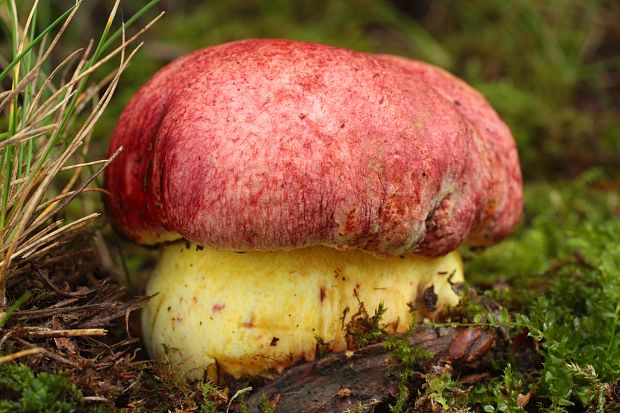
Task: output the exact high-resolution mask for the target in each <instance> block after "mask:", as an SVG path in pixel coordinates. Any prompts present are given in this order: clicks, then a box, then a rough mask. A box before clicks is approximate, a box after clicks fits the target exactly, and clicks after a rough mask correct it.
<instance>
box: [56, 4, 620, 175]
mask: <svg viewBox="0 0 620 413" xmlns="http://www.w3.org/2000/svg"><path fill="white" fill-rule="evenodd" d="M57 3H58V4H57V7H58V8H64V7H66V6H67V5H68V4H69V2H67V1H58V2H57ZM144 3H145V2H142V1H135V0H134V1H123V2H122V6H121V7H122V9H123V13H124V15H125V16H129V15H131V14H132V13H135V11H136V10H138V9H139V8H140V7H141V6H142V5H143V4H144ZM111 4H112V2H111V1H94V0H89V1H88V2H85V4H84V7H83V10H81V13H82V16H79V19H78V20H79V26H78V27H79V28H80V33H79V36H80V38H81V39H84V38H90V37H96V36H97V35H98V33H96V32H93V30H96V29H97V28H99V27H101V26H102V25H101V24H93V22H94V21H95V22H96V21H97V20H104V19H105V16H106V15H107V12H108V10H109V9H110V7H111ZM159 9H160V10H165V11H166V15H165V16H164V18H163V19H162V20H160V22H158V23H157V24H156V26H155V27H154V28H153V29H152V30H150V31H149V32H148V33H147V35H146V36H145V37H144V38H143V40H144V41H145V45H144V48H143V49H142V51H141V52H140V53H139V54H138V55H137V56H136V58H135V60H134V62H133V63H132V64H131V66H130V67H129V69H128V70H127V72H126V73H125V74H124V77H123V78H122V85H121V87H120V88H119V91H118V93H117V96H116V98H115V100H114V101H113V103H112V105H111V107H110V109H109V110H108V111H107V114H106V117H105V118H104V119H103V122H101V124H100V125H99V127H98V129H97V136H98V138H99V142H102V143H103V142H107V138H108V136H109V135H110V133H111V130H112V128H113V125H114V122H115V119H116V118H117V117H118V115H119V113H120V111H121V110H122V108H123V106H124V104H125V103H126V102H127V100H128V99H129V98H130V97H131V95H132V94H133V93H134V92H135V91H136V89H137V88H138V87H139V86H140V85H141V84H143V83H144V82H145V81H146V80H147V79H148V78H149V77H150V76H151V75H152V74H153V73H154V72H155V71H156V70H157V69H158V68H160V67H161V66H162V65H164V64H166V63H168V62H169V61H171V60H173V59H174V58H176V57H178V56H180V55H182V54H184V53H187V52H189V51H191V50H195V49H198V48H202V47H206V46H209V45H213V44H217V43H221V42H227V41H231V40H237V39H243V38H252V37H274V38H288V39H295V40H305V41H314V42H320V43H326V44H330V45H335V46H341V47H345V48H350V49H355V50H360V51H366V52H381V53H393V54H399V55H403V56H408V57H412V58H415V59H420V60H424V61H427V62H430V63H433V64H436V65H438V66H441V67H443V68H445V69H447V70H449V71H450V72H452V73H454V74H456V75H457V76H459V77H461V78H463V79H465V80H466V81H467V82H469V83H470V84H471V85H473V86H474V87H475V88H477V89H478V90H480V91H481V92H482V93H483V94H484V95H485V96H486V97H487V98H488V99H489V100H490V101H491V103H492V104H493V106H494V107H495V108H496V109H497V111H498V112H499V113H500V115H501V116H502V117H503V118H504V119H505V120H506V122H507V123H508V124H509V126H510V127H511V130H512V132H513V134H514V136H515V138H516V140H517V143H518V146H519V152H520V155H521V160H522V164H523V171H524V175H525V178H526V180H529V181H531V180H542V179H544V180H555V179H562V178H572V177H574V176H576V175H578V174H580V173H581V172H582V171H584V170H586V169H588V168H590V167H593V166H599V167H602V168H603V169H604V170H605V171H606V172H607V173H608V174H609V175H611V176H618V175H619V172H618V170H620V116H618V113H619V110H620V2H618V1H615V0H590V1H589V0H543V1H538V0H514V1H504V0H475V1H457V0H454V1H426V0H425V1H406V0H294V1H287V0H230V1H226V0H212V1H198V0H162V2H161V3H160V5H159ZM74 35H77V33H74ZM100 146H101V145H100ZM99 150H100V151H102V149H101V148H99ZM101 153H102V152H101Z"/></svg>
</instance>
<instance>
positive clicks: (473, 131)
mask: <svg viewBox="0 0 620 413" xmlns="http://www.w3.org/2000/svg"><path fill="white" fill-rule="evenodd" d="M120 146H123V151H122V152H121V153H120V155H119V156H118V157H117V159H115V160H114V161H113V162H112V163H111V164H110V166H109V167H108V168H107V169H106V171H105V182H106V184H105V185H106V188H107V189H108V190H109V192H110V196H108V197H106V206H107V210H108V212H109V214H110V217H111V219H112V222H113V223H114V225H115V227H116V228H117V230H119V231H120V232H121V233H122V234H123V235H124V236H126V237H127V238H129V239H131V240H134V241H136V242H139V243H144V244H156V243H159V242H163V241H168V240H173V239H176V238H186V239H189V240H192V241H195V242H197V243H200V244H202V245H205V246H209V247H214V248H221V249H229V250H237V251H240V250H279V249H294V248H301V247H306V246H312V245H326V246H331V247H335V248H338V249H344V250H346V249H361V250H363V251H366V252H370V253H372V254H375V255H378V256H387V255H396V254H404V253H413V254H418V255H424V256H439V255H443V254H446V253H447V252H449V251H451V250H453V249H455V248H456V247H458V246H459V245H460V244H461V243H462V242H463V241H468V242H469V243H471V244H475V245H485V244H490V243H493V242H496V241H498V240H500V239H501V238H503V237H504V236H505V235H507V234H508V233H509V232H510V231H511V230H512V229H513V228H514V226H515V225H516V223H517V222H518V220H519V216H520V213H521V208H522V199H521V198H522V193H521V192H522V190H521V173H520V169H519V163H518V157H517V152H516V148H515V143H514V140H513V138H512V136H511V134H510V131H509V130H508V128H507V127H506V125H505V124H504V123H503V122H502V121H501V120H500V119H499V117H498V116H497V114H496V113H495V111H494V110H493V109H492V108H491V107H490V105H489V104H488V103H487V102H486V100H485V99H484V98H483V97H482V96H481V95H480V94H479V93H477V92H476V91H474V90H473V89H472V88H471V87H469V86H467V85H466V84H465V83H464V82H462V81H460V80H458V79H457V78H455V77H454V76H452V75H450V74H448V73H447V72H445V71H443V70H441V69H438V68H436V67H433V66H430V65H427V64H424V63H420V62H416V61H412V60H408V59H405V58H400V57H393V56H383V55H371V54H364V53H359V52H353V51H348V50H344V49H339V48H334V47H330V46H324V45H319V44H312V43H302V42H293V41H285V40H245V41H239V42H233V43H227V44H223V45H219V46H214V47H210V48H206V49H203V50H199V51H197V52H194V53H192V54H189V55H187V56H184V57H181V58H179V59H177V60H175V61H174V62H172V63H171V64H169V65H168V66H166V67H164V68H163V69H162V70H160V71H159V72H158V73H157V74H156V75H155V76H154V77H153V78H152V79H151V80H150V81H149V82H148V83H147V84H146V85H145V86H143V87H142V88H141V89H140V91H139V92H138V93H137V94H136V95H135V96H134V97H133V99H132V100H131V101H130V103H129V104H128V106H127V107H126V108H125V110H124V112H123V114H122V115H121V117H120V119H119V121H118V124H117V127H116V129H115V132H114V135H113V137H112V141H111V144H110V148H109V153H113V152H114V151H116V150H117V149H118V148H119V147H120Z"/></svg>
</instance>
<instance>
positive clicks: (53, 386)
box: [0, 362, 106, 413]
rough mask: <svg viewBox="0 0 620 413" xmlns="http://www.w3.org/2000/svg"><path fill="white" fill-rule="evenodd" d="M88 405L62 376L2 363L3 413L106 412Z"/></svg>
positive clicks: (0, 402)
mask: <svg viewBox="0 0 620 413" xmlns="http://www.w3.org/2000/svg"><path fill="white" fill-rule="evenodd" d="M104 411H106V409H105V407H103V406H97V405H94V406H93V405H91V406H89V405H87V404H86V403H85V401H84V399H83V397H82V392H81V391H80V390H79V389H78V388H77V387H76V386H75V385H74V384H73V383H72V381H71V379H69V378H68V377H66V376H64V375H62V374H61V373H47V372H38V373H35V372H34V371H32V370H31V369H30V367H28V366H27V365H25V364H22V363H13V362H9V363H0V412H24V413H35V412H46V413H70V412H104Z"/></svg>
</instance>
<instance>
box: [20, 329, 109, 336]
mask: <svg viewBox="0 0 620 413" xmlns="http://www.w3.org/2000/svg"><path fill="white" fill-rule="evenodd" d="M106 334H108V330H105V329H103V328H80V329H67V330H53V329H48V328H44V329H36V330H32V331H28V335H29V336H30V337H37V338H48V337H83V336H105V335H106Z"/></svg>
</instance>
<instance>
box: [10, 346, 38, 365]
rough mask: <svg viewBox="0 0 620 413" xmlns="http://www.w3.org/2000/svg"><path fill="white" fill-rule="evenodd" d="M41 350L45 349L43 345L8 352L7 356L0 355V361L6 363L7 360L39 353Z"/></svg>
mask: <svg viewBox="0 0 620 413" xmlns="http://www.w3.org/2000/svg"><path fill="white" fill-rule="evenodd" d="M43 352H45V349H44V348H43V347H33V348H29V349H26V350H21V351H18V352H15V353H12V354H9V355H8V356H3V357H0V363H7V362H9V361H13V360H17V359H19V358H22V357H27V356H31V355H33V354H39V353H43Z"/></svg>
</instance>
